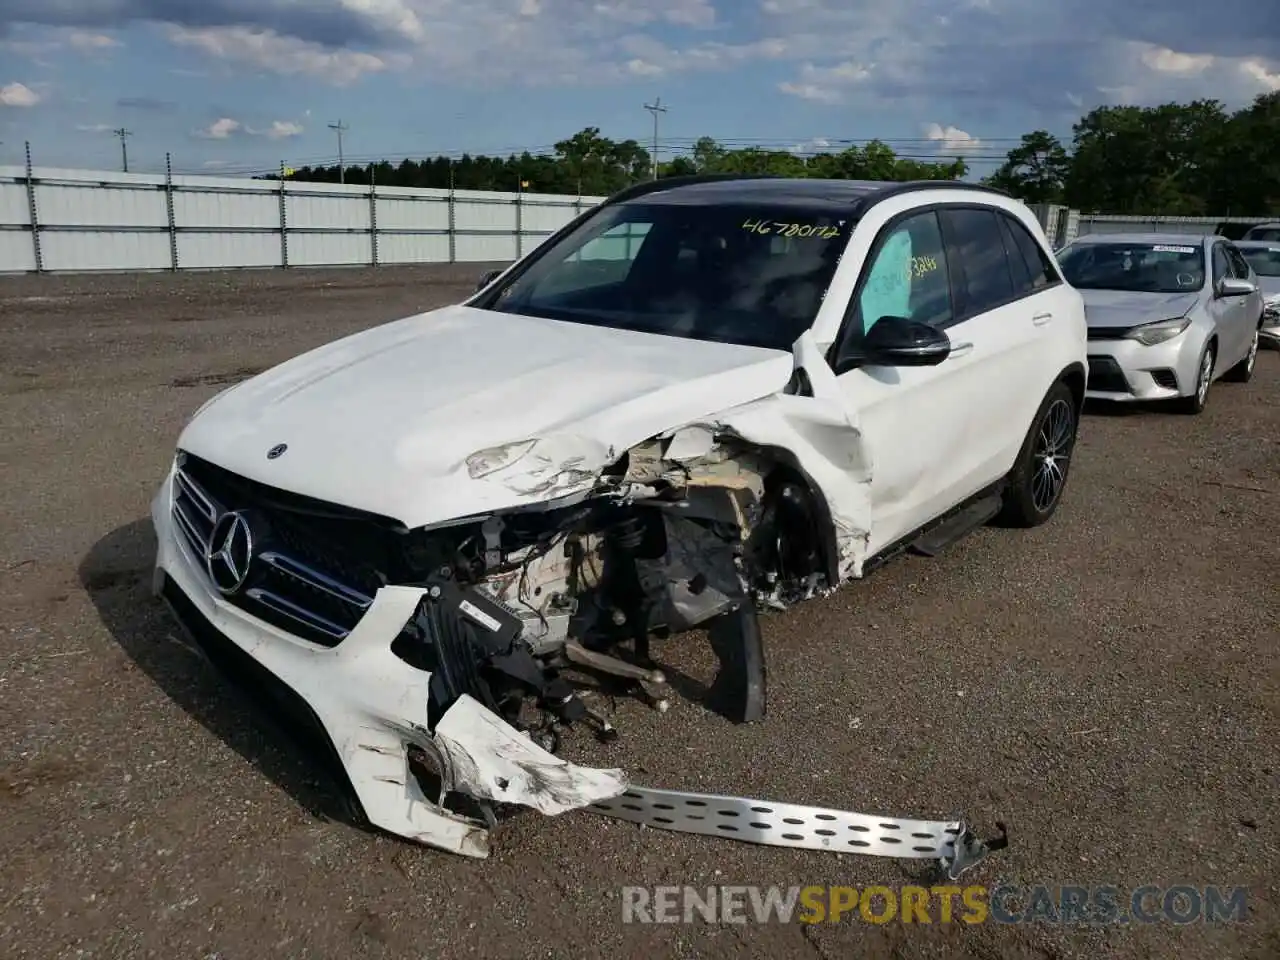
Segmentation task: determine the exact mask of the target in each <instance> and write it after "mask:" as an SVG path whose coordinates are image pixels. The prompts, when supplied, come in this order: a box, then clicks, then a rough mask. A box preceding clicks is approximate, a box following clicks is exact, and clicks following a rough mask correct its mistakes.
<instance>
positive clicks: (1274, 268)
mask: <svg viewBox="0 0 1280 960" xmlns="http://www.w3.org/2000/svg"><path fill="white" fill-rule="evenodd" d="M1236 246H1237V247H1239V249H1240V252H1241V253H1243V254H1244V258H1245V259H1246V260H1248V261H1249V266H1251V267H1253V272H1254V273H1255V274H1256V275H1257V277H1258V288H1259V289H1260V290H1261V291H1262V301H1263V302H1262V327H1261V329H1260V330H1259V331H1258V333H1259V334H1261V336H1262V339H1263V340H1265V341H1267V342H1268V343H1270V344H1271V345H1272V346H1274V347H1277V348H1280V239H1277V240H1272V241H1269V242H1267V241H1258V240H1248V241H1244V240H1241V241H1237V242H1236Z"/></svg>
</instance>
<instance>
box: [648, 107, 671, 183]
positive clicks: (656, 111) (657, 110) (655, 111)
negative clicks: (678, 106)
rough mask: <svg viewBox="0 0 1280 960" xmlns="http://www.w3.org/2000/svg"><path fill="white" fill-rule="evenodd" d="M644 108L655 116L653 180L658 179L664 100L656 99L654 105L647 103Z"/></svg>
mask: <svg viewBox="0 0 1280 960" xmlns="http://www.w3.org/2000/svg"><path fill="white" fill-rule="evenodd" d="M644 108H645V109H646V110H648V111H649V112H650V113H652V114H653V179H655V180H657V179H658V114H660V113H666V112H667V108H666V107H664V106H663V105H662V98H661V97H655V98H654V101H653V103H646V104H645V105H644Z"/></svg>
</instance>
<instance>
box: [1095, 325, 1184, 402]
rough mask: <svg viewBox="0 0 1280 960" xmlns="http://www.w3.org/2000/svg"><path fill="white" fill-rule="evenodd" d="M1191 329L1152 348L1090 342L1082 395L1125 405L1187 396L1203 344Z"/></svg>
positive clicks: (1130, 343)
mask: <svg viewBox="0 0 1280 960" xmlns="http://www.w3.org/2000/svg"><path fill="white" fill-rule="evenodd" d="M1193 330H1194V328H1193ZM1193 330H1188V331H1187V332H1185V333H1182V334H1180V335H1179V336H1176V337H1174V338H1173V339H1172V340H1167V341H1165V342H1164V343H1159V344H1156V345H1155V346H1151V347H1149V346H1146V345H1145V344H1142V343H1139V342H1138V341H1136V340H1090V341H1089V382H1088V386H1087V388H1086V390H1085V396H1087V397H1089V398H1090V399H1096V400H1112V401H1120V402H1125V401H1144V400H1170V399H1173V398H1175V397H1181V396H1188V395H1190V394H1191V393H1192V392H1193V391H1194V390H1195V382H1196V371H1197V370H1198V368H1199V363H1200V349H1201V348H1202V347H1203V345H1204V344H1203V340H1202V339H1201V338H1200V337H1198V336H1193V335H1192V334H1193Z"/></svg>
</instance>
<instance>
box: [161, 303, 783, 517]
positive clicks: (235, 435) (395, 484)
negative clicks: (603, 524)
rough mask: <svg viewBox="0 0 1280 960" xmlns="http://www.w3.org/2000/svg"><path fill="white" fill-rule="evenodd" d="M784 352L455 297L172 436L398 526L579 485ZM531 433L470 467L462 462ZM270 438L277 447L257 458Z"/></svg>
mask: <svg viewBox="0 0 1280 960" xmlns="http://www.w3.org/2000/svg"><path fill="white" fill-rule="evenodd" d="M793 368H794V360H793V358H792V356H791V354H790V353H786V352H782V351H778V350H766V349H760V348H755V347H742V346H734V345H729V344H721V343H709V342H705V341H699V340H686V339H681V338H677V337H667V336H659V335H654V334H643V333H632V332H628V331H620V330H611V329H608V328H604V327H593V326H589V325H585V324H576V323H564V322H559V321H554V320H544V319H538V318H533V317H524V316H515V315H511V314H503V313H494V312H489V311H484V310H477V309H474V308H471V307H464V306H452V307H445V308H443V309H440V310H435V311H432V312H429V313H425V314H421V315H419V316H415V317H409V318H407V319H405V320H399V321H396V322H394V323H389V324H385V325H382V326H378V327H374V328H373V329H370V330H366V331H363V332H361V333H358V334H355V335H354V336H350V337H346V338H344V339H342V340H338V341H335V342H334V343H330V344H327V345H325V346H323V347H320V348H319V349H316V350H313V351H311V352H309V353H305V354H302V355H301V356H298V357H295V358H294V359H292V360H289V361H287V362H285V363H283V364H281V365H280V366H277V367H275V368H273V369H271V370H268V371H267V372H265V373H263V374H260V375H259V376H257V377H254V378H253V379H251V380H247V381H245V382H244V383H241V384H239V385H237V386H235V387H233V388H232V389H230V390H228V391H227V392H226V393H224V394H222V395H221V396H219V397H217V398H216V399H215V400H214V401H213V402H212V403H210V404H209V405H207V406H206V407H205V408H204V409H203V410H201V411H200V412H199V413H198V415H197V416H196V417H195V418H194V419H193V420H192V421H191V423H190V424H188V426H187V428H186V429H185V430H184V431H183V434H182V437H181V438H180V440H179V446H180V447H181V448H182V449H184V450H187V451H189V452H191V453H193V454H195V455H196V456H199V457H203V458H205V459H207V460H210V461H212V462H214V463H216V464H218V465H220V466H222V467H225V468H226V469H228V470H231V471H233V472H235V473H238V474H240V475H242V476H246V477H250V478H252V479H254V480H258V481H260V482H262V483H266V484H270V485H271V486H274V487H278V488H281V489H284V490H289V491H292V492H295V493H300V494H305V495H307V496H311V497H315V498H317V499H319V500H324V501H328V502H332V503H337V504H342V505H344V506H349V507H355V508H358V509H362V510H367V511H370V512H373V513H378V514H381V515H383V516H387V517H391V518H393V519H395V520H399V521H400V522H401V523H404V524H405V525H406V526H409V527H416V526H422V525H426V524H431V523H439V522H443V521H446V520H451V519H454V518H457V517H462V516H469V515H472V514H478V513H484V512H488V511H493V510H501V509H506V508H510V507H514V506H519V505H521V504H525V503H536V502H539V501H541V500H546V499H549V498H550V497H553V496H560V495H564V494H567V493H570V492H573V491H574V490H575V489H582V488H584V487H586V486H589V485H590V482H591V479H592V478H593V477H594V475H595V474H596V473H598V471H599V470H600V469H601V468H602V467H604V466H606V465H607V464H608V463H610V462H612V461H613V460H614V459H616V458H617V457H618V456H620V455H621V454H622V453H623V451H625V450H626V449H627V448H628V447H631V446H633V445H635V444H637V443H639V442H641V441H643V440H646V439H648V438H649V437H651V436H653V435H655V434H658V433H662V432H663V431H665V430H669V429H672V428H674V427H678V426H681V425H683V424H685V423H687V422H690V421H693V420H698V419H702V418H705V417H709V416H711V415H712V414H715V413H718V412H720V411H722V410H725V409H728V408H730V407H734V406H737V405H739V404H743V403H747V402H749V401H752V400H756V399H759V398H761V397H765V396H768V395H770V394H773V393H776V392H777V391H779V390H781V389H782V388H783V386H785V385H786V383H787V380H788V379H789V378H790V376H791V374H792V371H793ZM533 439H537V440H539V443H538V445H537V446H536V447H534V449H533V450H532V451H531V452H530V453H529V454H527V455H526V456H525V457H524V458H523V459H521V460H520V461H518V462H516V463H513V464H512V465H510V466H508V467H506V468H505V469H503V470H501V471H499V472H497V473H493V474H490V475H489V476H487V477H483V478H480V479H472V478H471V476H470V475H469V474H468V472H467V466H466V458H467V457H468V456H469V455H470V454H472V453H474V452H476V451H478V450H481V449H484V448H489V447H494V446H497V445H501V444H509V443H517V442H520V441H525V440H533ZM278 444H286V445H287V450H286V451H285V452H284V453H283V454H282V455H281V456H279V457H278V458H277V459H274V460H269V459H268V458H267V451H268V450H270V449H271V448H272V447H274V446H276V445H278Z"/></svg>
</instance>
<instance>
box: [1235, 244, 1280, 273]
mask: <svg viewBox="0 0 1280 960" xmlns="http://www.w3.org/2000/svg"><path fill="white" fill-rule="evenodd" d="M1240 252H1241V253H1242V254H1244V258H1245V259H1246V260H1248V261H1249V266H1251V267H1253V272H1254V273H1256V274H1257V275H1258V276H1260V277H1280V246H1275V247H1241V248H1240Z"/></svg>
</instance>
